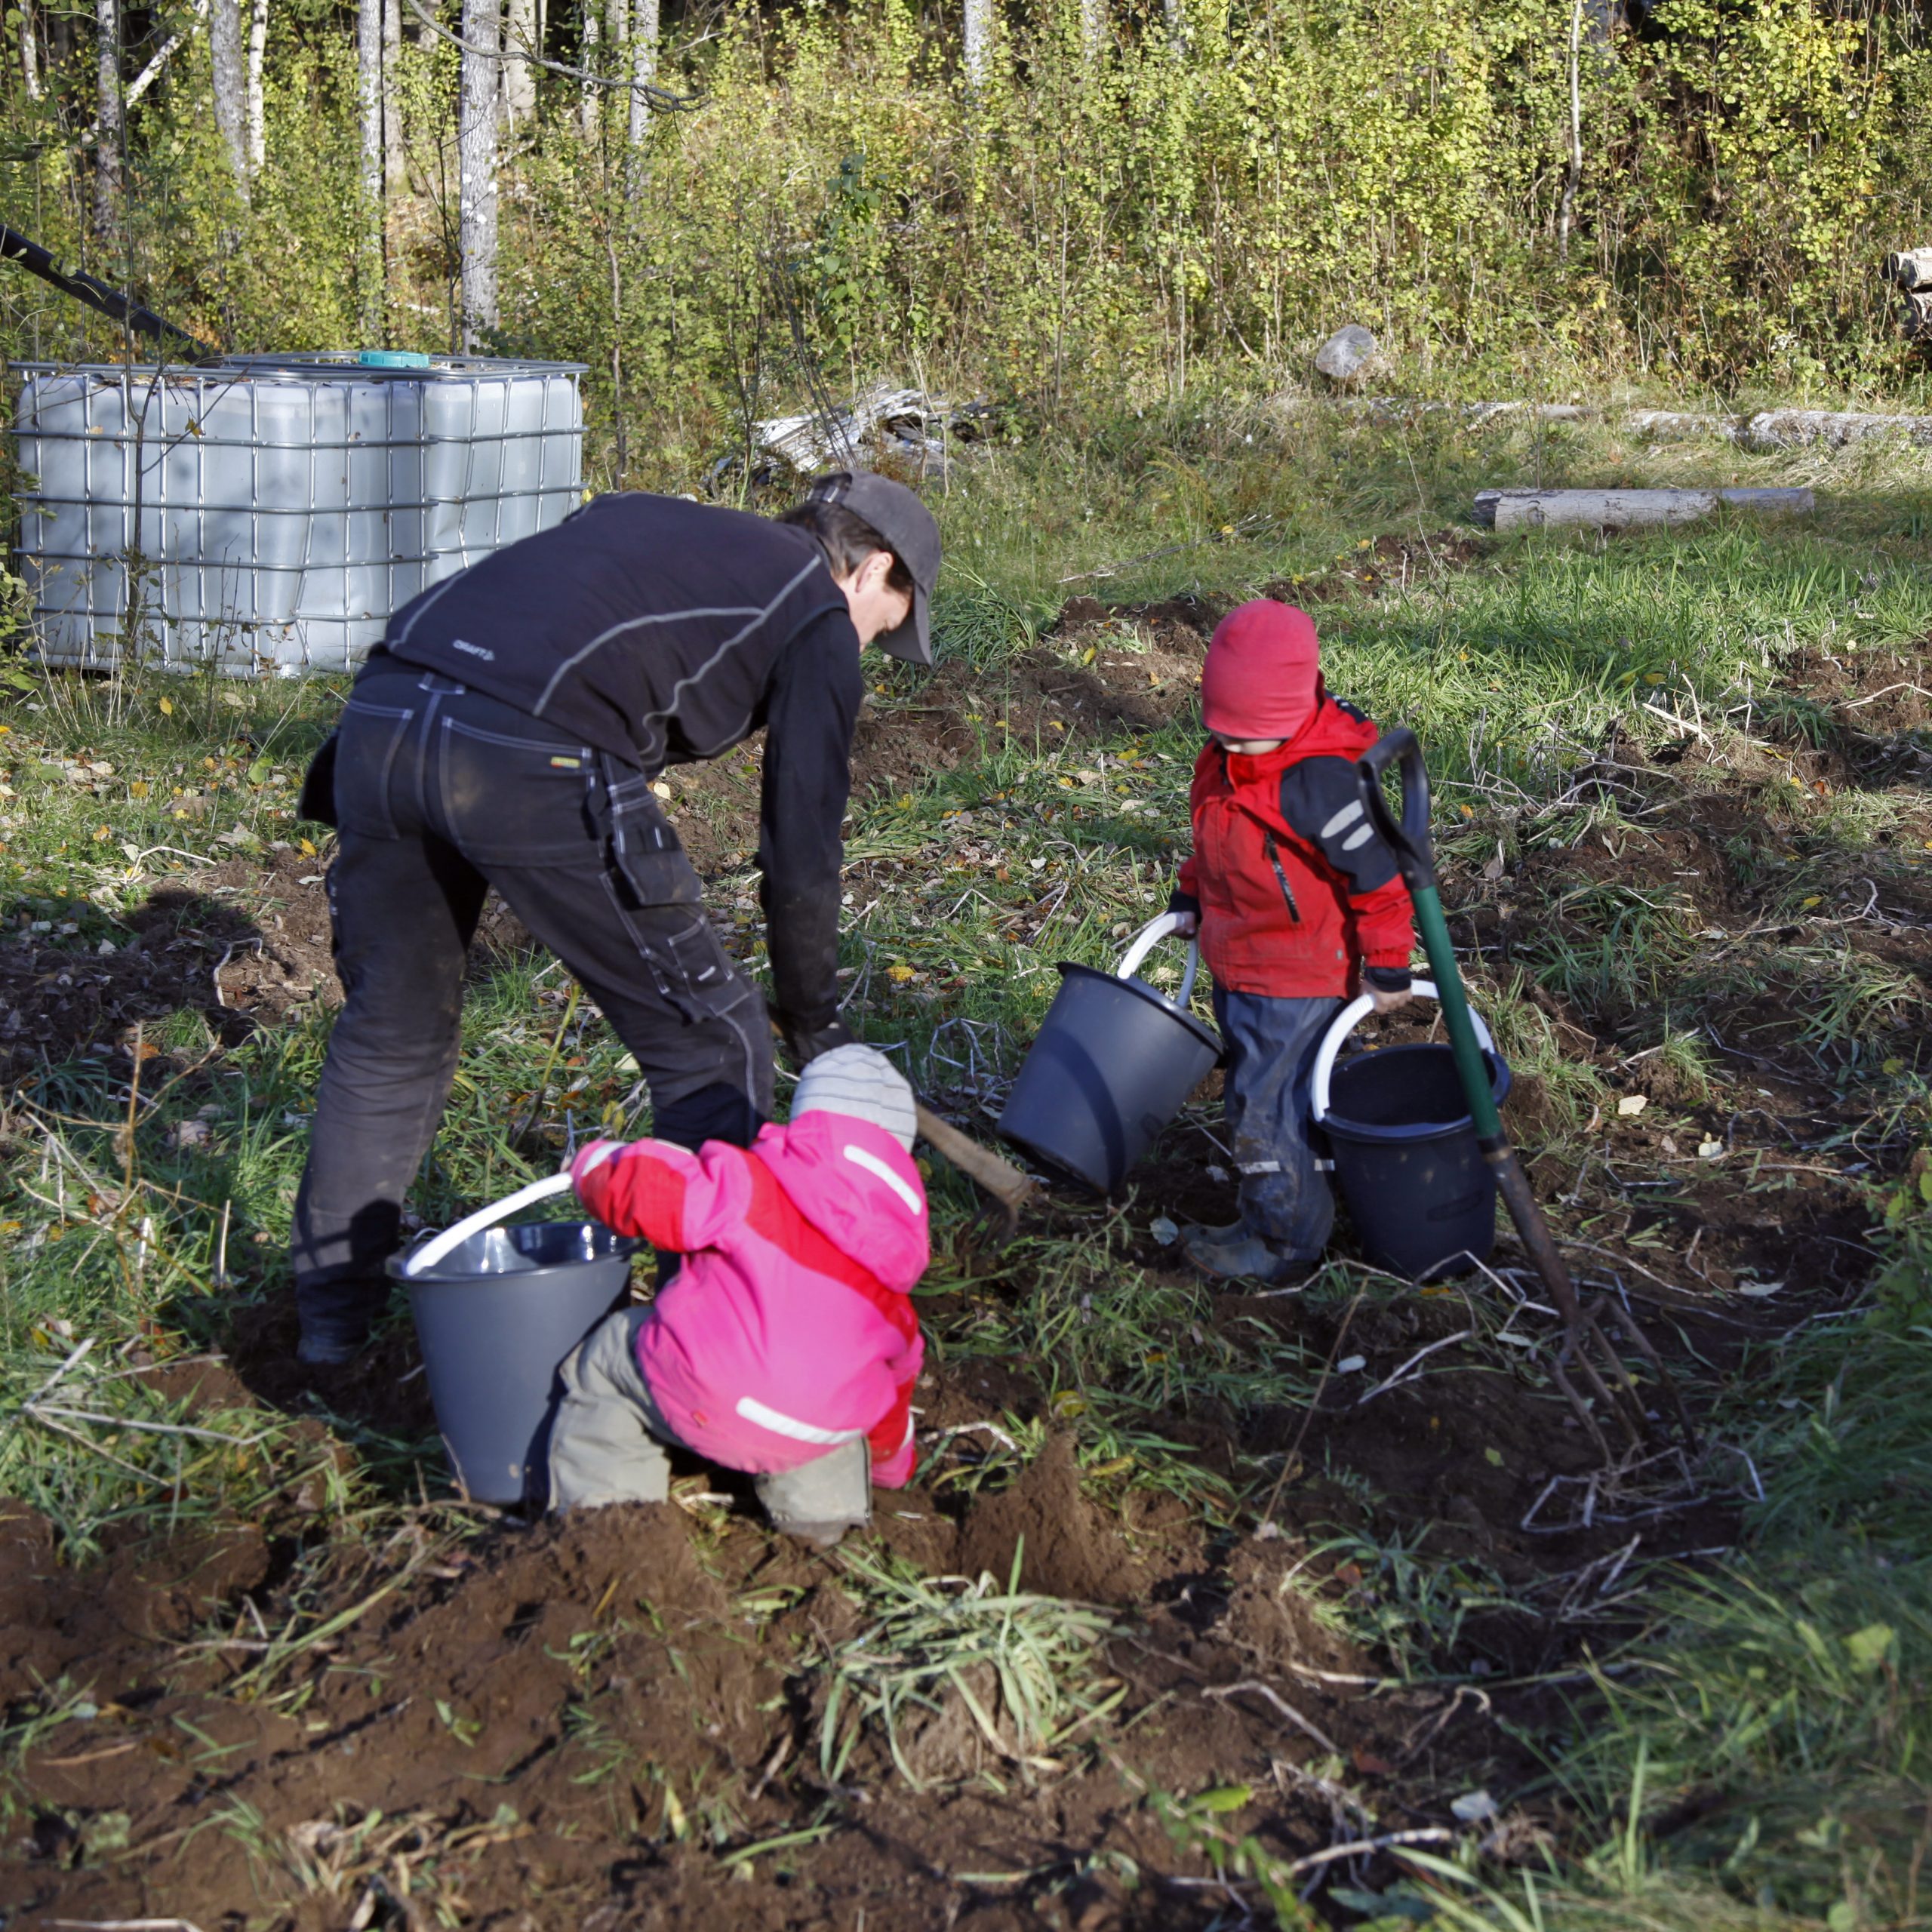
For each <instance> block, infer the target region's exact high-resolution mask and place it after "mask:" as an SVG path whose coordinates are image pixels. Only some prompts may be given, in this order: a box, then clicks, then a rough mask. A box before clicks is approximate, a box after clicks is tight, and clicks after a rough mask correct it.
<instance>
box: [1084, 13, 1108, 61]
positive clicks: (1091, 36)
mask: <svg viewBox="0 0 1932 1932" xmlns="http://www.w3.org/2000/svg"><path fill="white" fill-rule="evenodd" d="M1106 30H1107V10H1106V0H1080V51H1081V53H1082V54H1084V55H1085V56H1086V57H1087V58H1088V60H1094V59H1095V58H1096V57H1097V56H1098V55H1099V54H1100V42H1101V38H1102V37H1103V35H1105V33H1106Z"/></svg>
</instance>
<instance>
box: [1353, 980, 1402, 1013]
mask: <svg viewBox="0 0 1932 1932" xmlns="http://www.w3.org/2000/svg"><path fill="white" fill-rule="evenodd" d="M1364 990H1365V991H1366V992H1367V995H1368V996H1369V998H1371V999H1372V1000H1373V1001H1374V1002H1375V1010H1376V1011H1377V1013H1393V1012H1395V1011H1397V1010H1398V1008H1401V1007H1404V1006H1407V1004H1408V1003H1409V1001H1410V1000H1411V998H1414V995H1413V994H1412V993H1411V992H1410V991H1409V989H1408V988H1407V986H1404V987H1402V988H1401V989H1399V990H1398V989H1395V988H1393V987H1389V986H1368V987H1367V988H1365V989H1364Z"/></svg>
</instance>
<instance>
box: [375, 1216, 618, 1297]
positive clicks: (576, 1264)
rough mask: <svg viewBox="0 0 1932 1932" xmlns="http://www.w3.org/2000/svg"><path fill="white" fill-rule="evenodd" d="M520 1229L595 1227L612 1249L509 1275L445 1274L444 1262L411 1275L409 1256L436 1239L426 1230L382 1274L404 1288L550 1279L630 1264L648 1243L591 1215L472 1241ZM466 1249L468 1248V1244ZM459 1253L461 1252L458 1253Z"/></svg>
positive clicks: (482, 1233)
mask: <svg viewBox="0 0 1932 1932" xmlns="http://www.w3.org/2000/svg"><path fill="white" fill-rule="evenodd" d="M518 1228H596V1229H601V1231H602V1232H604V1233H605V1234H607V1235H609V1236H610V1239H611V1245H610V1247H608V1249H607V1250H606V1251H605V1252H604V1253H603V1254H595V1255H584V1256H578V1257H576V1258H574V1259H573V1260H568V1261H546V1262H543V1263H540V1264H539V1265H538V1266H536V1267H534V1268H518V1269H515V1270H513V1271H512V1272H509V1273H507V1274H499V1275H476V1274H465V1273H462V1272H455V1271H449V1272H446V1271H445V1269H444V1268H443V1266H442V1265H441V1263H438V1265H437V1266H435V1267H434V1268H432V1269H430V1270H429V1272H427V1273H426V1274H422V1275H412V1274H411V1273H410V1272H409V1257H411V1255H412V1254H414V1253H415V1252H416V1251H417V1249H418V1248H420V1247H422V1246H423V1244H424V1243H425V1242H426V1241H430V1240H432V1239H433V1238H435V1232H436V1230H435V1229H431V1228H426V1229H423V1232H421V1233H420V1234H419V1235H417V1237H416V1238H415V1239H414V1241H411V1243H410V1244H409V1245H408V1247H399V1248H398V1249H397V1250H396V1251H395V1254H392V1255H391V1256H389V1258H388V1259H387V1260H386V1261H384V1263H383V1273H384V1274H386V1275H387V1276H388V1277H389V1279H390V1280H391V1281H400V1282H401V1283H402V1284H403V1285H404V1287H409V1288H418V1287H445V1288H447V1287H469V1286H470V1285H472V1284H475V1283H478V1282H499V1281H531V1280H533V1279H537V1278H548V1277H549V1276H551V1275H561V1274H568V1273H570V1272H572V1271H574V1270H575V1269H580V1268H602V1267H606V1266H608V1265H609V1264H610V1263H612V1262H613V1261H625V1262H628V1261H629V1260H630V1259H631V1257H632V1256H633V1255H635V1254H637V1252H638V1251H639V1249H641V1248H642V1247H644V1246H645V1243H644V1241H642V1240H641V1239H640V1238H638V1236H637V1235H620V1234H619V1233H618V1232H617V1230H616V1229H614V1228H611V1227H609V1226H607V1225H606V1224H605V1223H603V1222H601V1221H598V1220H592V1219H591V1218H590V1217H589V1216H586V1217H583V1218H582V1219H581V1220H557V1221H503V1222H499V1223H497V1226H496V1227H494V1228H484V1229H478V1232H477V1233H475V1235H472V1236H471V1237H470V1239H471V1240H472V1241H477V1240H485V1239H487V1238H488V1237H489V1236H490V1235H493V1234H495V1233H497V1232H499V1230H500V1231H501V1232H503V1233H504V1234H506V1235H514V1234H515V1232H516V1230H517V1229H518ZM468 1246H469V1241H465V1242H464V1243H463V1247H468ZM456 1252H457V1253H458V1254H460V1253H461V1252H462V1249H460V1248H459V1249H458V1250H457V1251H456Z"/></svg>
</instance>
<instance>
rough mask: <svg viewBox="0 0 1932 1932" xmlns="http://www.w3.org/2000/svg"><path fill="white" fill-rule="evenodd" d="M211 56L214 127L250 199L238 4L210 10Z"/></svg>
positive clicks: (215, 3) (229, 0) (216, 2)
mask: <svg viewBox="0 0 1932 1932" xmlns="http://www.w3.org/2000/svg"><path fill="white" fill-rule="evenodd" d="M208 56H209V61H210V64H211V67H212V69H213V72H214V125H215V128H216V129H217V131H218V132H219V133H220V136H221V143H222V146H223V147H225V148H226V149H227V150H228V166H229V172H230V173H231V174H233V176H234V177H235V189H236V192H238V194H239V195H241V197H242V200H243V201H247V199H248V124H247V110H246V106H245V100H244V96H245V91H246V88H247V79H248V68H247V63H246V62H245V60H244V59H243V57H242V10H241V8H239V6H238V5H236V0H212V4H211V5H210V7H209V8H208Z"/></svg>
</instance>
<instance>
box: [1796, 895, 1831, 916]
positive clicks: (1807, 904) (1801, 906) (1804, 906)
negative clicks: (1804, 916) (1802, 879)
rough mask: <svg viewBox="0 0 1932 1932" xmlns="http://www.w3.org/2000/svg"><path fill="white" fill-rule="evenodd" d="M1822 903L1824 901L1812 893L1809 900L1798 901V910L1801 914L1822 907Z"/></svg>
mask: <svg viewBox="0 0 1932 1932" xmlns="http://www.w3.org/2000/svg"><path fill="white" fill-rule="evenodd" d="M1824 903H1825V902H1824V900H1823V899H1821V898H1820V897H1819V896H1818V894H1817V893H1815V892H1814V893H1813V894H1812V895H1811V897H1810V898H1809V899H1805V900H1800V901H1799V903H1798V910H1799V911H1800V912H1810V909H1812V907H1813V906H1822V905H1823V904H1824Z"/></svg>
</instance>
